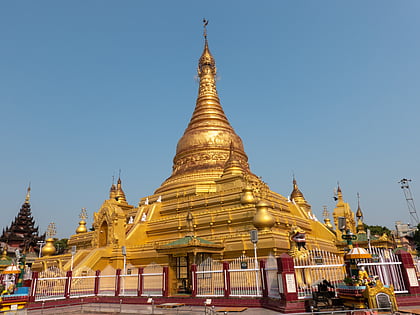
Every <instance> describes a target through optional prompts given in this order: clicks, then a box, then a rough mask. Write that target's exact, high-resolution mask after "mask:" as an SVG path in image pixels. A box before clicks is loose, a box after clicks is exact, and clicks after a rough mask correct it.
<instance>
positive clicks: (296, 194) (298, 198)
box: [290, 175, 306, 203]
mask: <svg viewBox="0 0 420 315" xmlns="http://www.w3.org/2000/svg"><path fill="white" fill-rule="evenodd" d="M290 200H294V201H295V202H296V203H306V200H305V197H304V196H303V194H302V192H301V191H300V190H299V187H298V185H297V182H296V178H295V175H293V191H292V193H291V194H290Z"/></svg>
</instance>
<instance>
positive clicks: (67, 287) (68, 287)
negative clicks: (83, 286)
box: [64, 270, 73, 299]
mask: <svg viewBox="0 0 420 315" xmlns="http://www.w3.org/2000/svg"><path fill="white" fill-rule="evenodd" d="M72 275H73V272H72V271H71V270H69V271H67V274H66V277H67V279H66V284H65V285H64V297H65V298H66V299H69V298H70V290H71V279H72Z"/></svg>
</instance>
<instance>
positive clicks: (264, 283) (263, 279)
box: [260, 260, 268, 297]
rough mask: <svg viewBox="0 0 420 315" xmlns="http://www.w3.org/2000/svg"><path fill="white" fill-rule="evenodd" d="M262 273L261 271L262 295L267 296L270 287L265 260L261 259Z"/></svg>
mask: <svg viewBox="0 0 420 315" xmlns="http://www.w3.org/2000/svg"><path fill="white" fill-rule="evenodd" d="M260 273H261V285H262V290H261V291H262V295H263V297H267V296H268V287H267V270H265V260H260Z"/></svg>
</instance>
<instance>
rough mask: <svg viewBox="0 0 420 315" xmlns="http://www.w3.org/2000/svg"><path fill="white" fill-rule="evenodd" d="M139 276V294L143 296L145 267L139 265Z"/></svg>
mask: <svg viewBox="0 0 420 315" xmlns="http://www.w3.org/2000/svg"><path fill="white" fill-rule="evenodd" d="M138 273H139V274H138V278H137V296H141V295H142V294H143V273H144V268H142V267H139V271H138Z"/></svg>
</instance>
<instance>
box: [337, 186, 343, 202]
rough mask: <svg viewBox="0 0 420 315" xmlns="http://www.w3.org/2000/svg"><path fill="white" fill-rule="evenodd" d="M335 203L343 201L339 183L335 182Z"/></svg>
mask: <svg viewBox="0 0 420 315" xmlns="http://www.w3.org/2000/svg"><path fill="white" fill-rule="evenodd" d="M337 201H338V202H340V201H343V193H342V192H341V187H340V183H338V182H337Z"/></svg>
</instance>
